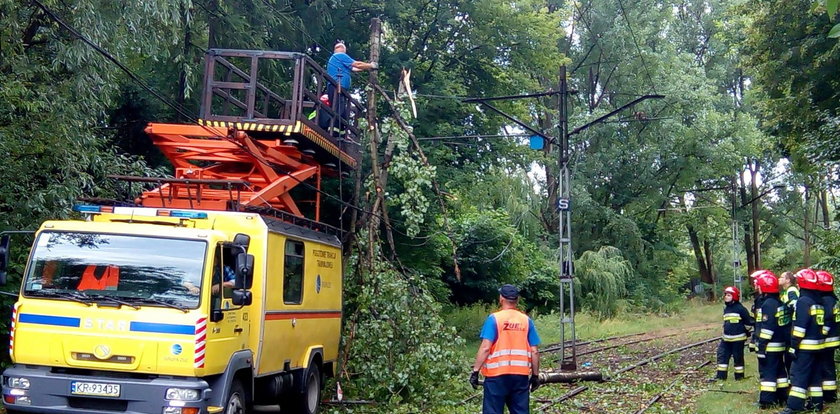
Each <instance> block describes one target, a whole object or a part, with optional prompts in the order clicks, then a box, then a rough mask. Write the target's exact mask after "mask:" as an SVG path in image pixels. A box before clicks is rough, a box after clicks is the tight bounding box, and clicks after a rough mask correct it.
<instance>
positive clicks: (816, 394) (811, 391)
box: [808, 387, 823, 397]
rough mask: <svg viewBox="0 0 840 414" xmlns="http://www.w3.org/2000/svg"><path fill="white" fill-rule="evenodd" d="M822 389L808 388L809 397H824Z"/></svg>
mask: <svg viewBox="0 0 840 414" xmlns="http://www.w3.org/2000/svg"><path fill="white" fill-rule="evenodd" d="M822 395H823V392H822V387H808V396H809V397H822Z"/></svg>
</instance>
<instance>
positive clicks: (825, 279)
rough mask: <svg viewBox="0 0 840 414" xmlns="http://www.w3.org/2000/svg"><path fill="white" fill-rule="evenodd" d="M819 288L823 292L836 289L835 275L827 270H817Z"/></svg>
mask: <svg viewBox="0 0 840 414" xmlns="http://www.w3.org/2000/svg"><path fill="white" fill-rule="evenodd" d="M816 273H817V290H821V291H823V292H832V291H834V276H832V275H831V273H828V272H826V271H825V270H817V271H816Z"/></svg>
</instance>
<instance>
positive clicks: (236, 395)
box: [225, 380, 248, 414]
mask: <svg viewBox="0 0 840 414" xmlns="http://www.w3.org/2000/svg"><path fill="white" fill-rule="evenodd" d="M245 407H246V404H245V389H244V388H242V383H241V382H239V380H233V383H232V384H230V393H229V394H228V398H227V403H226V404H225V414H245V413H247V412H248V410H246V409H245Z"/></svg>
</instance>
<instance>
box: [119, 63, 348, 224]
mask: <svg viewBox="0 0 840 414" xmlns="http://www.w3.org/2000/svg"><path fill="white" fill-rule="evenodd" d="M361 113H362V111H361V106H360V105H359V103H358V102H357V101H356V100H355V99H354V98H353V97H352V96H351V95H350V94H349V93H348V91H346V90H342V89H341V88H340V85H339V84H338V83H336V81H335V80H334V79H332V78H331V77H330V76H328V75H327V73H326V71H325V70H324V69H323V68H321V67H320V66H318V65H317V64H316V63H315V62H314V61H313V60H312V59H311V58H309V57H308V56H306V55H304V54H302V53H292V52H272V51H250V50H228V49H210V50H209V51H208V52H207V54H206V56H205V74H204V91H203V94H202V99H201V113H200V119H199V121H198V125H195V124H161V123H151V124H149V125H148V127H147V128H146V133H147V134H148V135H149V136H150V137H151V139H152V142H153V143H154V144H155V146H157V147H158V149H160V150H161V152H163V154H164V155H165V156H166V157H167V158H168V159H169V161H170V162H171V163H172V165H173V167H174V168H175V175H174V177H173V178H146V177H119V178H120V179H123V180H128V181H135V182H138V181H139V182H145V183H149V184H152V185H156V186H155V188H152V189H147V190H146V191H144V192H143V193H142V195H141V196H140V197H139V198H137V200H135V202H136V203H137V204H139V205H142V206H144V207H163V208H189V209H207V210H227V211H243V210H253V209H263V210H265V211H272V212H280V213H282V214H283V215H285V216H286V218H288V217H296V218H301V219H303V218H305V214H304V211H303V210H302V209H301V208H300V206H299V204H301V203H306V204H312V205H314V208H312V209H309V210H308V211H309V213H307V214H306V215H308V216H310V218H312V219H314V220H315V221H320V215H321V212H320V204H321V203H320V202H321V191H320V189H321V180H322V177H325V176H326V177H329V176H339V177H340V176H342V175H346V174H347V172H348V171H350V170H353V169H356V168H357V166H358V155H359V153H360V146H359V143H358V141H359V137H360V133H361V131H360V130H359V127H358V121H359V119H360V117H361ZM295 188H301V189H302V190H306V191H308V192H309V193H310V194H311V196H306V199H301V198H300V197H301V195H302V194H301V193H300V192H298V193H297V194H296V195H295V196H293V194H292V190H293V189H295ZM296 197H297V198H296ZM261 211H262V210H261Z"/></svg>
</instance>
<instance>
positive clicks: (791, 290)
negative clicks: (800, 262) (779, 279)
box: [782, 286, 799, 304]
mask: <svg viewBox="0 0 840 414" xmlns="http://www.w3.org/2000/svg"><path fill="white" fill-rule="evenodd" d="M791 293H795V294H796V297H797V299H798V298H799V289H798V288H797V287H796V286H791V287H789V288H787V289H785V292H784V293H782V303H784V304H787V303H788V302H790V301H791ZM793 300H794V302H795V301H796V299H793Z"/></svg>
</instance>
